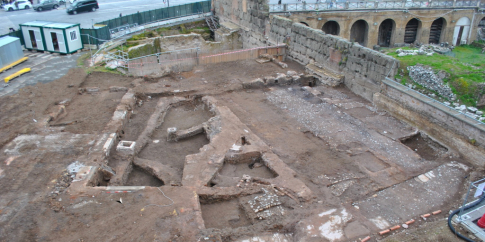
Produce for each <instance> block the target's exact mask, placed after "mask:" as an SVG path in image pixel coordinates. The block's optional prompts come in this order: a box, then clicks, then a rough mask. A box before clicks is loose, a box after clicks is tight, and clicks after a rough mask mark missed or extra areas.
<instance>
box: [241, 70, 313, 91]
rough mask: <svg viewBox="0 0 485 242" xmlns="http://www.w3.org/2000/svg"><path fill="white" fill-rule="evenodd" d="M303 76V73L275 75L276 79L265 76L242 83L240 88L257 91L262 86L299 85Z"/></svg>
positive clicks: (290, 72)
mask: <svg viewBox="0 0 485 242" xmlns="http://www.w3.org/2000/svg"><path fill="white" fill-rule="evenodd" d="M304 78H305V75H304V74H303V73H297V72H295V71H287V72H286V74H284V73H277V74H276V77H273V76H266V77H264V78H256V79H254V80H251V81H247V82H243V84H242V86H243V88H244V89H257V88H262V87H264V86H274V85H292V84H299V83H300V80H301V79H304Z"/></svg>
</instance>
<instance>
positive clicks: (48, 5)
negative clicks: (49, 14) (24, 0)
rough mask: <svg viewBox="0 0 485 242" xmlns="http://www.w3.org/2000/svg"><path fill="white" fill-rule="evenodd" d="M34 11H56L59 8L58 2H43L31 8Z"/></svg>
mask: <svg viewBox="0 0 485 242" xmlns="http://www.w3.org/2000/svg"><path fill="white" fill-rule="evenodd" d="M32 7H33V8H34V10H36V11H42V10H47V9H57V8H58V7H59V2H58V1H56V0H44V1H42V2H41V3H39V4H35V5H34V6H32Z"/></svg>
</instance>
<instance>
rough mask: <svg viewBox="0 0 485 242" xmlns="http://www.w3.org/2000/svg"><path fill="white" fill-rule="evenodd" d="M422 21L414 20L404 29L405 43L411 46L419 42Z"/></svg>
mask: <svg viewBox="0 0 485 242" xmlns="http://www.w3.org/2000/svg"><path fill="white" fill-rule="evenodd" d="M421 25H422V23H421V20H419V19H417V18H412V19H410V20H409V21H408V22H407V23H406V28H405V29H404V43H407V44H411V43H414V42H416V40H419V33H420V32H421Z"/></svg>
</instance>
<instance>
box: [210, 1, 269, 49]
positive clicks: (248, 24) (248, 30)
mask: <svg viewBox="0 0 485 242" xmlns="http://www.w3.org/2000/svg"><path fill="white" fill-rule="evenodd" d="M212 6H213V8H214V12H215V14H216V15H217V16H218V17H219V19H220V22H227V21H229V22H232V23H235V24H237V25H239V26H240V27H241V30H240V31H239V33H240V35H241V38H242V43H243V48H245V49H246V48H253V47H260V46H261V44H263V43H264V42H265V37H264V36H265V34H266V33H267V32H268V31H267V30H268V29H269V6H268V0H240V1H238V0H213V2H212Z"/></svg>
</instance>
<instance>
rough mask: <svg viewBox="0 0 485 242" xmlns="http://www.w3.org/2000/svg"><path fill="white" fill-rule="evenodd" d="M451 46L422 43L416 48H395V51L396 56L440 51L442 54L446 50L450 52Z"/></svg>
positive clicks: (428, 54) (430, 53)
mask: <svg viewBox="0 0 485 242" xmlns="http://www.w3.org/2000/svg"><path fill="white" fill-rule="evenodd" d="M451 49H452V47H450V48H449V47H447V46H446V45H445V46H443V47H442V46H438V45H422V46H421V47H419V49H416V50H403V49H397V50H396V53H397V56H399V57H402V56H407V55H427V56H432V55H433V54H434V53H440V54H444V53H447V52H450V51H451Z"/></svg>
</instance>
